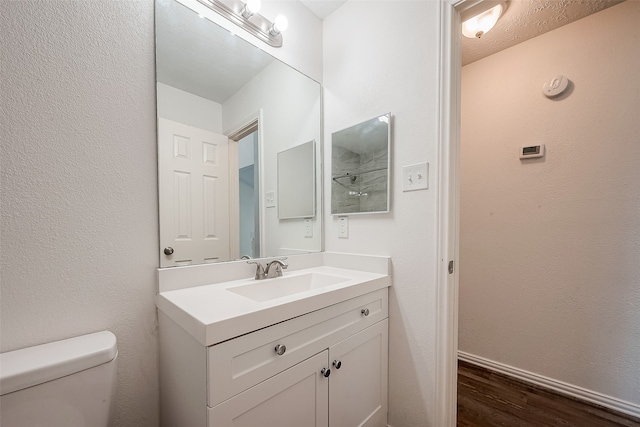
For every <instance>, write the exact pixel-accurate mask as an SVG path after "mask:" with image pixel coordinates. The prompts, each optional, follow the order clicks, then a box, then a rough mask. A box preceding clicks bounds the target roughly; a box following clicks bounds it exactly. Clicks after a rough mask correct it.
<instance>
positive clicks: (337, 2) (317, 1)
mask: <svg viewBox="0 0 640 427" xmlns="http://www.w3.org/2000/svg"><path fill="white" fill-rule="evenodd" d="M300 2H301V3H302V4H303V5H305V6H307V8H308V9H309V10H311V12H313V13H314V14H315V15H316V16H317V17H318V18H320V19H324V18H326V17H327V16H329V15H331V13H332V12H333V11H334V10H336V9H337V8H339V7H340V6H342V5H343V4H344V3H346V2H347V0H300Z"/></svg>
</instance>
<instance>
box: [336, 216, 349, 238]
mask: <svg viewBox="0 0 640 427" xmlns="http://www.w3.org/2000/svg"><path fill="white" fill-rule="evenodd" d="M338 237H340V238H342V239H347V238H349V217H348V216H341V217H339V218H338Z"/></svg>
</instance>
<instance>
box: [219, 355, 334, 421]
mask: <svg viewBox="0 0 640 427" xmlns="http://www.w3.org/2000/svg"><path fill="white" fill-rule="evenodd" d="M327 354H328V352H327V351H326V350H325V351H323V352H322V353H319V354H317V355H315V356H313V357H311V358H309V359H307V360H305V361H303V362H300V363H298V364H297V365H294V366H292V367H291V368H289V369H287V370H285V371H283V372H281V373H280V374H278V375H276V376H273V377H271V378H269V379H268V380H266V381H263V382H261V383H260V384H258V385H256V386H254V387H252V388H250V389H248V390H247V391H245V392H242V393H240V394H238V395H236V396H234V397H232V398H231V399H229V400H227V401H225V402H223V403H221V404H219V405H217V406H215V407H213V408H209V417H208V425H209V427H328V425H329V420H328V418H329V415H328V412H329V409H328V404H329V378H325V377H324V376H323V375H322V374H321V373H320V371H321V370H322V368H327V367H328V357H327Z"/></svg>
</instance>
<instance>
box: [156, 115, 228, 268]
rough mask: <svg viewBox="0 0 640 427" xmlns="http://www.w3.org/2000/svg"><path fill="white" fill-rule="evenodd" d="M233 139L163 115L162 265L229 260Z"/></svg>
mask: <svg viewBox="0 0 640 427" xmlns="http://www.w3.org/2000/svg"><path fill="white" fill-rule="evenodd" d="M228 145H229V144H228V139H227V137H226V136H224V135H220V134H217V133H214V132H211V131H207V130H204V129H199V128H197V127H193V126H187V125H185V124H182V123H179V122H175V121H172V120H168V119H164V118H159V119H158V156H159V161H158V168H159V181H160V185H159V188H160V191H159V204H160V245H161V246H160V247H161V248H162V254H161V256H160V259H161V263H160V264H161V266H162V267H171V266H177V265H191V264H202V263H208V262H216V261H218V260H219V259H223V260H226V259H228V258H229V212H228V209H227V206H228V204H229V159H228V157H229V156H228Z"/></svg>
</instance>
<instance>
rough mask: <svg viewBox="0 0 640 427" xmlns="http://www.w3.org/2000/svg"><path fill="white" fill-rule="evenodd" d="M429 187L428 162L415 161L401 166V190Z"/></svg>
mask: <svg viewBox="0 0 640 427" xmlns="http://www.w3.org/2000/svg"><path fill="white" fill-rule="evenodd" d="M428 188H429V163H427V162H424V163H416V164H415V165H409V166H404V167H403V168H402V191H415V190H426V189H428Z"/></svg>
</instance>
